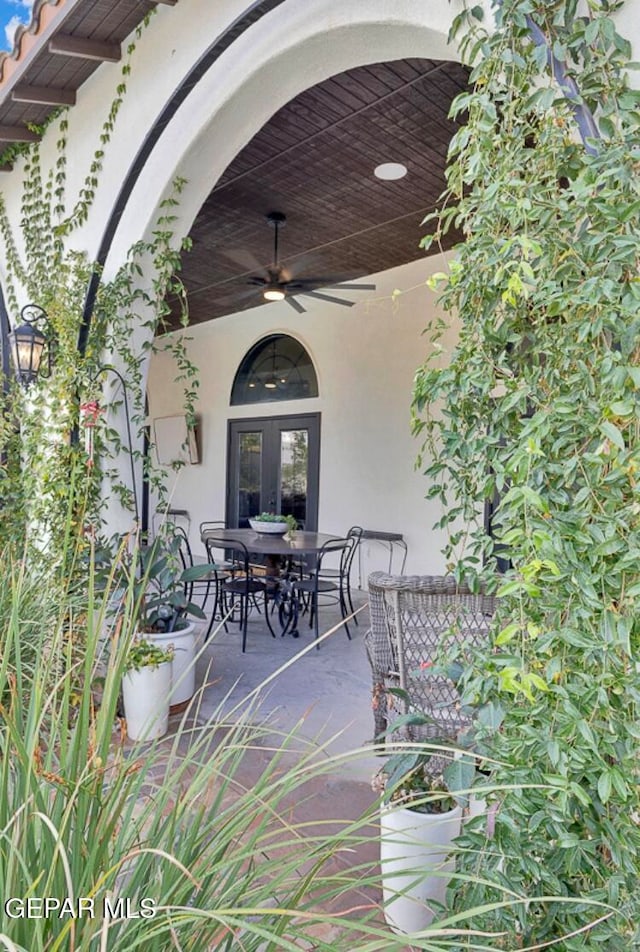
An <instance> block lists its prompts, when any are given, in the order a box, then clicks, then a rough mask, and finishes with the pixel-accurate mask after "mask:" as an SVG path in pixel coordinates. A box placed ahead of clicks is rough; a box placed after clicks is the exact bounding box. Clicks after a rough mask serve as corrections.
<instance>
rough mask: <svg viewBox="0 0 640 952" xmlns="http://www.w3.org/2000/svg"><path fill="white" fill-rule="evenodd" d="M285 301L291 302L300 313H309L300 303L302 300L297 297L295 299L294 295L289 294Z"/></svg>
mask: <svg viewBox="0 0 640 952" xmlns="http://www.w3.org/2000/svg"><path fill="white" fill-rule="evenodd" d="M285 301H286V302H287V304H290V305H291V307H292V308H293V309H294V311H297V312H298V314H306V313H307V309H306V307H303V306H302V304H301V303H300V301H296V299H295V298H294V297H291V296H290V295H287V296H286V298H285Z"/></svg>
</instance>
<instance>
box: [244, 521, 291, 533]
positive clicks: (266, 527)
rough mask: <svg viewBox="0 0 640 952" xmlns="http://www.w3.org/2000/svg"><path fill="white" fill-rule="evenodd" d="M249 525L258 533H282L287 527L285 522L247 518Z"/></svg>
mask: <svg viewBox="0 0 640 952" xmlns="http://www.w3.org/2000/svg"><path fill="white" fill-rule="evenodd" d="M249 525H250V526H251V528H252V529H253V531H254V532H258V533H260V535H284V534H285V532H286V531H287V529H288V528H289V526H288V525H287V523H286V522H258V521H256V520H255V519H249Z"/></svg>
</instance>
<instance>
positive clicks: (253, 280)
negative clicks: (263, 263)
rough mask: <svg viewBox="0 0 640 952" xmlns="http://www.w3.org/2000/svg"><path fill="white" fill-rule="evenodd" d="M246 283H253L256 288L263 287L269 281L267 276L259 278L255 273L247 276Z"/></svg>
mask: <svg viewBox="0 0 640 952" xmlns="http://www.w3.org/2000/svg"><path fill="white" fill-rule="evenodd" d="M246 283H247V284H253V286H254V287H256V288H263V287H264V286H265V284H268V283H269V280H268V279H267V278H259V277H258V275H257V274H254V275H252V276H251V277H250V278H247V282H246Z"/></svg>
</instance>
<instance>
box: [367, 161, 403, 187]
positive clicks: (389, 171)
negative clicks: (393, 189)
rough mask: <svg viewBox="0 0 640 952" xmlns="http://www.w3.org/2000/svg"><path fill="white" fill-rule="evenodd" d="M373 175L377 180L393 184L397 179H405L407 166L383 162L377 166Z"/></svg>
mask: <svg viewBox="0 0 640 952" xmlns="http://www.w3.org/2000/svg"><path fill="white" fill-rule="evenodd" d="M373 174H374V175H375V177H376V178H379V179H383V180H384V181H385V182H393V181H394V180H395V179H401V178H404V177H405V175H406V174H407V166H406V165H403V164H402V163H401V162H383V163H382V165H376V167H375V169H374V170H373Z"/></svg>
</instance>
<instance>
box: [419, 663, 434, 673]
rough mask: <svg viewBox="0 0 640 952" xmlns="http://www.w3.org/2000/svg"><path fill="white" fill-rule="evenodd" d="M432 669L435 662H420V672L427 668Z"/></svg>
mask: <svg viewBox="0 0 640 952" xmlns="http://www.w3.org/2000/svg"><path fill="white" fill-rule="evenodd" d="M432 667H433V661H421V662H420V670H421V671H424V670H425V668H432Z"/></svg>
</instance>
